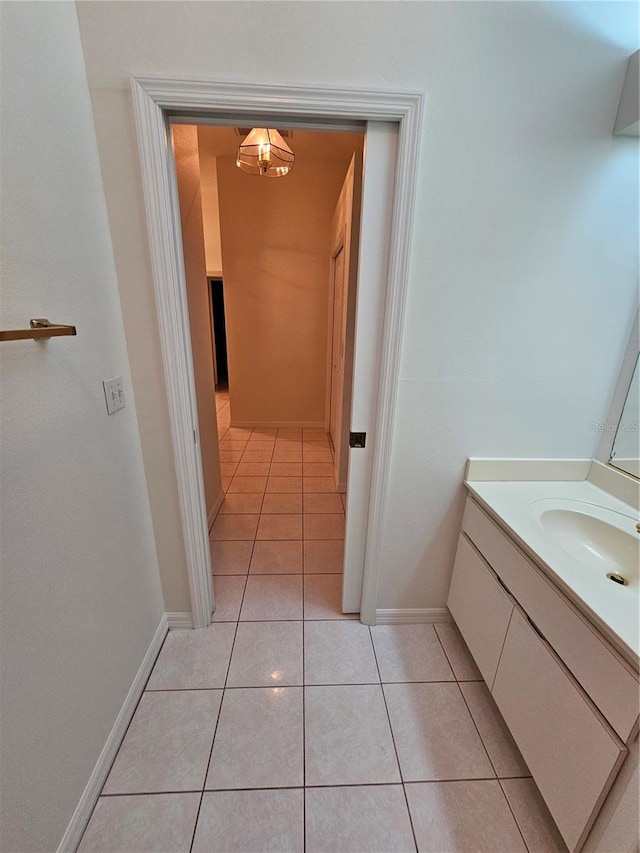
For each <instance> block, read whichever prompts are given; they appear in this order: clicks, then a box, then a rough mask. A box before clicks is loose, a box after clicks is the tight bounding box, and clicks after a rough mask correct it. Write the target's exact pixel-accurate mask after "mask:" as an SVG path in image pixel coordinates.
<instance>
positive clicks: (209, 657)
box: [146, 578, 245, 690]
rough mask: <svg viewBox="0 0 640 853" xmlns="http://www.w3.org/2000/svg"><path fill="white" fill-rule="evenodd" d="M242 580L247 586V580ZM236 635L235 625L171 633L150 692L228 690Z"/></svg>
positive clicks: (212, 626) (152, 676) (152, 675)
mask: <svg viewBox="0 0 640 853" xmlns="http://www.w3.org/2000/svg"><path fill="white" fill-rule="evenodd" d="M234 580H235V578H234ZM238 580H240V581H242V582H243V583H244V580H245V579H244V578H239V579H238ZM234 635H235V625H234V624H233V623H232V622H224V623H220V624H213V625H209V627H208V628H204V629H202V630H201V631H192V630H190V629H184V630H182V629H174V630H171V631H169V633H168V634H167V637H166V639H165V641H164V644H163V646H162V649H161V651H160V654H159V655H158V660H157V661H156V663H155V666H154V667H153V671H152V673H151V676H150V678H149V681H148V682H147V686H146V689H147V690H188V689H191V690H196V689H198V690H202V689H211V688H215V687H224V680H225V678H226V675H227V667H228V666H229V658H230V657H231V648H232V646H233V637H234Z"/></svg>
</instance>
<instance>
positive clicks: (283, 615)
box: [240, 575, 302, 622]
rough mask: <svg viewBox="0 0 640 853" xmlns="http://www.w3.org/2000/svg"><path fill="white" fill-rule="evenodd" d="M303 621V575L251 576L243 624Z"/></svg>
mask: <svg viewBox="0 0 640 853" xmlns="http://www.w3.org/2000/svg"><path fill="white" fill-rule="evenodd" d="M281 619H302V575H249V579H248V581H247V586H246V588H245V591H244V601H243V602H242V610H241V611H240V620H241V621H242V622H247V621H253V622H262V621H279V620H281Z"/></svg>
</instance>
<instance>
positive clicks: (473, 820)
mask: <svg viewBox="0 0 640 853" xmlns="http://www.w3.org/2000/svg"><path fill="white" fill-rule="evenodd" d="M405 789H406V792H407V799H408V801H409V811H410V813H411V820H412V822H413V829H414V832H415V834H416V840H417V842H418V849H419V850H420V853H444V851H447V853H449V851H451V853H526V850H527V848H526V847H525V846H524V843H523V841H522V838H521V836H520V833H519V832H518V827H517V826H516V822H515V821H514V819H513V815H512V814H511V812H510V810H509V806H508V805H507V801H506V800H505V797H504V795H503V793H502V791H501V790H500V785H499V784H498V782H496V781H482V782H477V781H473V782H431V783H423V784H413V785H406V786H405Z"/></svg>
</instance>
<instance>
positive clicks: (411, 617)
mask: <svg viewBox="0 0 640 853" xmlns="http://www.w3.org/2000/svg"><path fill="white" fill-rule="evenodd" d="M452 621H453V620H452V618H451V614H450V613H449V611H448V609H447V608H446V607H406V608H402V607H393V608H390V609H387V610H384V609H383V610H376V625H404V624H410V623H412V622H413V623H418V622H452Z"/></svg>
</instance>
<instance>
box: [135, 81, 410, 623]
mask: <svg viewBox="0 0 640 853" xmlns="http://www.w3.org/2000/svg"><path fill="white" fill-rule="evenodd" d="M132 96H133V104H134V114H135V122H136V129H137V135H138V144H139V150H140V162H141V172H142V183H143V190H144V198H145V208H146V215H147V226H148V233H149V243H150V250H151V260H152V272H153V281H154V288H155V294H156V303H157V309H158V326H159V333H160V340H161V345H162V356H163V364H164V372H165V380H166V388H167V399H168V404H169V417H170V423H171V434H172V442H173V453H174V460H175V467H176V477H177V482H178V497H179V502H180V512H181V519H182V528H183V535H184V542H185V557H186V564H187V573H188V580H189V590H190V594H191V603H192V614H193V625H194V628H201V627H206V626H207V625H208V624H209V623H210V621H211V612H212V609H213V585H212V578H211V562H210V551H209V531H208V527H207V518H206V510H205V501H204V488H203V476H202V463H201V459H200V452H199V446H198V445H199V439H198V434H197V411H196V408H195V406H196V404H195V384H194V374H193V360H192V352H191V341H190V333H189V321H188V313H187V310H186V307H187V306H186V290H185V279H184V266H183V260H182V245H181V235H180V219H179V213H178V202H177V193H176V181H175V169H174V163H173V155H172V151H171V146H170V140H169V134H168V115H169V113H172V114H173V115H174V116H175V115H176V114H178V115H184V116H193V115H194V114H197V113H200V114H207V113H208V114H209V116H211V115H213V116H215V117H222V118H224V117H225V116H227V117H228V116H238V115H245V116H246V117H247V119H249V117H251V116H256V115H269V116H273V117H276V118H280V121H282V120H283V119H287V118H289V119H294V118H296V117H299V118H300V119H308V120H310V121H316V122H318V123H320V122H322V121H323V120H324V121H327V120H328V121H331V120H334V119H338V120H339V119H343V120H351V121H354V120H355V121H366V122H367V145H366V154H365V166H364V180H363V204H362V222H361V243H360V245H361V255H360V267H359V275H358V281H359V291H360V292H359V297H360V296H361V297H362V298H359V300H358V308H357V315H356V347H355V355H354V362H355V376H354V389H353V402H352V429H354V430H356V431H363V432H366V433H367V447H366V448H365V450H352V451H350V460H349V497H350V500H349V504H350V505H351V506H352V511H348V513H347V531H346V543H345V555H346V556H345V589H344V597H343V608H344V609H345V610H350V611H357V610H360V614H361V620H362V621H363V622H365V623H367V624H375V614H376V601H377V592H378V581H379V575H380V568H381V567H380V564H379V562H378V559H377V555H378V554H379V552H380V542H381V537H382V535H383V530H382V520H383V518H384V512H385V505H386V496H387V486H388V479H389V463H390V456H391V443H392V431H393V419H394V411H395V404H396V396H397V385H398V375H399V366H400V346H401V340H402V329H403V320H404V309H405V301H406V291H407V279H408V259H409V247H410V240H411V230H412V224H413V215H414V198H415V187H416V177H417V176H416V167H417V157H418V146H419V140H420V126H421V119H422V95H421V94H419V93H414V92H404V93H396V92H376V91H369V90H350V89H326V88H323V89H321V88H301V87H282V86H268V85H246V84H234V83H219V82H206V81H190V80H176V79H172V80H167V79H152V78H144V79H143V78H132ZM396 141H397V148H396ZM394 154H395V157H394ZM389 158H391V159H389ZM383 160H384V163H386V167H385V168H384V169H383V177H382V179H381V181H376V177H375V170H376V169H377V168H378V169H379V168H380V165H381V162H382V161H383ZM389 174H391V180H389ZM381 199H384V200H385V202H386V205H385V209H384V210H380V205H379V203H378V202H379V201H380V200H381ZM380 229H383V231H384V234H385V236H386V239H385V240H384V241H383V242H384V245H383V246H382V247H381V251H380V247H378V248H379V251H378V252H377V253H376V252H375V251H374V252H373V255H371V252H370V250H371V249H372V248H373V246H372V245H371V244H370V238H371V237H372V235H373V234H374V233H376V234H379V233H380ZM367 235H370V237H369V239H368V238H367ZM370 255H371V256H370ZM381 261H382V263H381ZM375 310H377V311H378V315H377V316H374V314H373V313H372V312H374V311H375ZM372 355H373V359H371V356H372ZM352 496H353V502H352V500H351V498H352ZM350 552H352V553H353V554H356V552H357V553H358V554H359V555H360V557H359V559H357V562H358V563H359V566H357V568H358V569H359V571H357V572H354V571H353V565H351V566H350V563H349V559H348V554H349V553H350ZM352 563H353V561H352ZM358 574H359V578H358ZM348 578H350V579H351V581H350V582H348ZM348 586H349V589H347V587H348ZM356 599H357V601H356ZM354 605H355V606H354Z"/></svg>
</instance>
